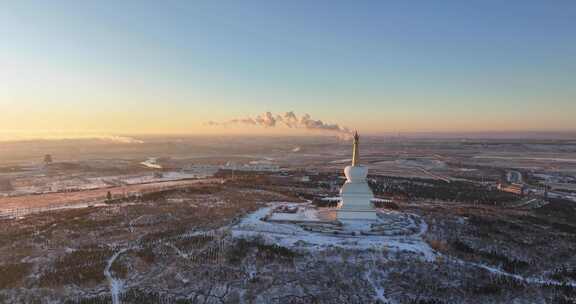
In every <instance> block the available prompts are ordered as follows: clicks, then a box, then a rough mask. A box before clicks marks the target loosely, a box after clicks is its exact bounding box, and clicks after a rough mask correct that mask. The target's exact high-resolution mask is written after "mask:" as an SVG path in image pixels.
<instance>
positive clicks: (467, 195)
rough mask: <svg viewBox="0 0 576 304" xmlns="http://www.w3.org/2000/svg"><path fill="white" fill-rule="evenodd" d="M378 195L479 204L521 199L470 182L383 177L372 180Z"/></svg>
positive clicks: (373, 188) (373, 187) (371, 183)
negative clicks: (393, 180)
mask: <svg viewBox="0 0 576 304" xmlns="http://www.w3.org/2000/svg"><path fill="white" fill-rule="evenodd" d="M370 187H371V188H372V191H373V192H374V194H376V195H377V196H401V197H406V198H407V199H415V198H424V199H433V200H442V201H457V202H465V203H477V204H495V205H497V204H502V203H505V202H512V201H516V200H518V199H520V197H519V196H518V195H515V194H512V193H508V192H502V191H498V190H495V189H494V190H493V189H487V188H486V187H483V186H480V185H476V184H474V183H470V182H463V181H453V182H450V183H446V182H442V181H428V180H427V181H419V180H406V181H403V182H400V183H388V182H386V181H385V180H382V179H376V180H373V181H370Z"/></svg>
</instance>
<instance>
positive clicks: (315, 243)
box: [231, 203, 436, 261]
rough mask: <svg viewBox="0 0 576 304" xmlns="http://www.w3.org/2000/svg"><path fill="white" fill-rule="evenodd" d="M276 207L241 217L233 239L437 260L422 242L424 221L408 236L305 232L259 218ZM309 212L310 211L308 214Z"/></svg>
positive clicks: (310, 249)
mask: <svg viewBox="0 0 576 304" xmlns="http://www.w3.org/2000/svg"><path fill="white" fill-rule="evenodd" d="M278 205H281V203H272V204H270V205H269V206H268V207H265V208H262V209H259V210H258V211H256V212H254V213H252V214H250V215H248V216H246V217H245V218H243V219H242V220H241V221H240V223H238V224H237V225H235V226H234V227H232V229H231V230H232V234H233V236H234V237H236V238H256V237H259V238H262V239H264V240H265V241H266V242H267V243H269V244H276V245H278V246H282V247H287V248H292V249H296V250H304V251H322V250H325V249H333V248H335V247H339V248H344V249H353V250H354V249H358V250H366V249H373V250H386V251H399V252H412V253H415V254H417V255H420V256H421V257H422V258H423V259H425V260H427V261H433V260H434V259H435V258H436V254H435V253H434V251H433V250H432V248H430V246H428V244H427V243H426V242H425V241H424V240H423V239H422V235H423V234H424V233H425V232H426V230H427V225H426V223H424V222H422V223H421V226H420V231H419V232H418V233H416V234H414V235H410V236H372V235H358V236H351V235H336V234H329V233H321V232H311V231H307V230H304V229H303V228H302V227H301V226H299V225H296V224H283V223H277V222H267V221H263V220H262V219H263V218H264V217H265V216H266V215H268V214H269V213H270V212H271V211H272V210H273V209H274V208H275V207H277V206H278ZM308 213H309V214H310V213H311V212H310V211H308ZM274 216H277V214H276V215H274ZM281 217H288V216H287V215H284V216H281ZM301 217H303V216H302V215H296V218H301ZM355 228H362V227H355Z"/></svg>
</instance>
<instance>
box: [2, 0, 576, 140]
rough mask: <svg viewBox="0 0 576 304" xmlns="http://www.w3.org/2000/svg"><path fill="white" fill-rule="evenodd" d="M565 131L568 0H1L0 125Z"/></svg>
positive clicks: (575, 122)
mask: <svg viewBox="0 0 576 304" xmlns="http://www.w3.org/2000/svg"><path fill="white" fill-rule="evenodd" d="M267 111H270V112H272V113H284V112H288V111H294V112H295V113H297V114H298V115H304V114H306V113H308V114H310V116H311V117H313V118H315V119H321V120H322V121H324V122H327V123H337V124H340V125H342V126H346V127H349V128H351V129H358V130H361V131H362V132H364V133H370V134H378V133H383V132H478V131H504V130H505V131H552V130H553V131H557V130H558V131H574V130H576V115H575V114H576V1H573V0H566V1H562V0H555V1H543V0H542V1H530V0H521V1H490V0H488V1H411V0H407V1H383V0H378V1H368V0H366V1H340V0H319V1H300V0H296V1H265V0H263V1H250V0H246V1H187V0H186V1H184V0H183V1H128V0H126V1H106V0H101V1H58V0H54V1H27V0H19V1H0V133H1V132H4V133H6V132H20V133H32V132H76V133H81V132H102V133H111V134H164V133H178V134H212V133H226V134H228V133H229V134H245V133H255V134H256V133H257V134H260V133H265V134H268V133H270V134H272V133H274V134H275V133H282V134H284V133H287V134H292V133H294V132H295V133H298V132H305V130H293V129H287V128H282V127H278V128H259V127H254V126H244V125H232V126H230V125H214V124H213V125H210V124H207V122H208V121H216V122H225V121H229V120H232V119H239V118H246V117H255V116H256V115H259V114H260V113H263V112H267Z"/></svg>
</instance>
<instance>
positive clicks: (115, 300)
mask: <svg viewBox="0 0 576 304" xmlns="http://www.w3.org/2000/svg"><path fill="white" fill-rule="evenodd" d="M126 251H128V248H124V249H122V250H120V251H118V252H116V253H115V254H114V255H112V257H110V259H109V260H108V264H107V265H106V268H105V269H104V276H106V279H107V280H108V283H109V284H110V294H111V295H112V304H120V303H121V301H120V294H122V289H123V288H124V282H123V281H122V280H120V279H115V278H114V277H113V276H112V273H111V272H110V269H111V268H112V265H113V264H114V261H116V259H117V258H118V257H119V256H120V255H121V254H123V253H124V252H126Z"/></svg>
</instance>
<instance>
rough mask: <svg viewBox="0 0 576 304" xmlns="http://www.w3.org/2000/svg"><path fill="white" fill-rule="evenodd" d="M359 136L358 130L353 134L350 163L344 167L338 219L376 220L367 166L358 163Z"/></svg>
mask: <svg viewBox="0 0 576 304" xmlns="http://www.w3.org/2000/svg"><path fill="white" fill-rule="evenodd" d="M359 140H360V136H358V132H356V133H355V134H354V148H353V152H352V165H351V166H347V167H346V168H345V169H344V174H345V175H346V183H344V185H343V186H342V189H340V197H341V202H340V208H339V209H338V220H340V221H349V220H364V221H376V220H378V216H377V214H376V209H375V208H374V206H373V205H372V200H374V194H372V190H370V187H369V186H368V182H367V181H366V177H367V176H368V168H367V167H366V166H363V165H360V163H359V159H360V153H359V149H358V144H359Z"/></svg>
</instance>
